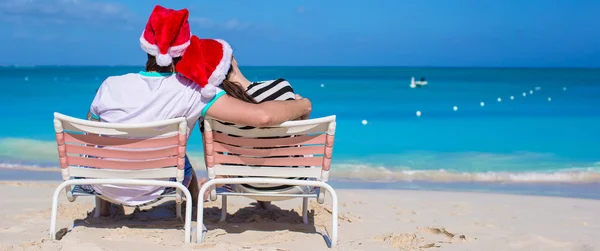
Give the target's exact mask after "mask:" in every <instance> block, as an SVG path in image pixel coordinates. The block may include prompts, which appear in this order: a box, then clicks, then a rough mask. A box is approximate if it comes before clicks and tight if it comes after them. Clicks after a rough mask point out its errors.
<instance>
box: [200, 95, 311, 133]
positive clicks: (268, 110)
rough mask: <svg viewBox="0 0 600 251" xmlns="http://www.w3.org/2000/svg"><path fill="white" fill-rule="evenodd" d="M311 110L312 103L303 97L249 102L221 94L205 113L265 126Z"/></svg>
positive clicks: (293, 117) (276, 123) (250, 124)
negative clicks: (255, 102)
mask: <svg viewBox="0 0 600 251" xmlns="http://www.w3.org/2000/svg"><path fill="white" fill-rule="evenodd" d="M311 110H312V103H311V102H310V100H308V99H305V98H303V99H298V100H289V101H267V102H263V103H260V104H251V103H246V102H244V101H241V100H238V99H235V98H233V97H230V96H228V95H223V96H222V97H220V98H219V99H217V100H216V101H215V103H214V104H213V105H212V106H211V107H210V108H208V111H207V112H206V114H207V115H208V116H210V117H212V118H215V119H218V120H222V121H227V122H231V123H235V124H242V125H248V126H255V127H265V126H273V125H278V124H281V123H283V122H286V121H290V120H294V119H296V118H299V117H302V116H304V115H305V114H309V113H310V112H311Z"/></svg>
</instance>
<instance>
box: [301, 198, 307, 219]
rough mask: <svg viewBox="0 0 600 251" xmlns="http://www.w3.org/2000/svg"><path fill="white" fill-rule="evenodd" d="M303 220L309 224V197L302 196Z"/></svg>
mask: <svg viewBox="0 0 600 251" xmlns="http://www.w3.org/2000/svg"><path fill="white" fill-rule="evenodd" d="M302 222H304V224H308V198H306V197H305V198H302Z"/></svg>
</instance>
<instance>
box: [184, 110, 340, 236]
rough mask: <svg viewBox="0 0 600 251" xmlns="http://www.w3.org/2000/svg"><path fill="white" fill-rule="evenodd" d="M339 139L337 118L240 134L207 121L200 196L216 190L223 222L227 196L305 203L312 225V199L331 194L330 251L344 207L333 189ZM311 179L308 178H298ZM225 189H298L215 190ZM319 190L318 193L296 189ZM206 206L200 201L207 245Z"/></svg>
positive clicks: (201, 226) (202, 233) (305, 218)
mask: <svg viewBox="0 0 600 251" xmlns="http://www.w3.org/2000/svg"><path fill="white" fill-rule="evenodd" d="M334 134H335V116H329V117H323V118H317V119H310V120H301V121H289V122H285V123H283V124H281V125H279V126H276V127H269V128H253V129H240V128H238V127H237V126H235V125H227V124H224V123H221V122H219V121H217V120H213V119H210V118H206V119H205V121H204V135H203V141H204V152H205V159H206V166H207V171H208V178H209V180H208V181H207V182H206V183H205V184H204V185H203V186H202V187H201V188H200V193H199V194H200V196H203V195H204V194H205V191H207V189H210V199H211V200H213V201H214V200H216V199H217V196H221V199H222V208H221V221H223V220H225V217H226V215H227V197H228V196H244V197H249V198H253V199H259V200H261V201H272V200H284V199H293V198H302V218H303V221H304V223H305V224H307V223H308V199H309V198H315V199H317V201H318V202H319V203H323V202H324V200H325V191H324V190H326V191H328V192H329V193H330V195H331V199H332V201H331V204H332V226H331V235H330V236H329V235H328V234H327V232H324V233H323V236H324V237H325V240H326V241H327V242H328V244H329V246H330V247H335V245H336V242H337V227H338V224H337V219H338V216H337V214H338V205H337V204H338V203H337V195H336V193H335V191H334V190H333V188H332V187H331V186H330V185H329V184H327V181H328V179H329V168H330V165H331V155H332V150H333V139H334ZM294 178H305V179H294ZM219 184H228V185H236V184H247V185H250V184H270V185H288V186H295V187H292V188H290V189H284V190H272V191H268V190H267V191H264V190H257V189H251V188H246V189H245V191H239V190H238V191H231V190H224V189H215V185H219ZM297 187H313V188H315V189H309V190H307V189H295V188H297ZM203 203H204V201H202V200H198V211H197V213H198V218H197V222H198V227H197V233H196V234H197V239H196V242H203V241H204V236H205V234H206V232H207V229H206V228H205V227H204V223H203V216H204V215H203V210H204V208H203Z"/></svg>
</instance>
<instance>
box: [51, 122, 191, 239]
mask: <svg viewBox="0 0 600 251" xmlns="http://www.w3.org/2000/svg"><path fill="white" fill-rule="evenodd" d="M54 129H55V131H56V142H57V145H58V154H59V159H60V166H61V174H62V178H63V180H64V182H63V183H61V184H60V185H59V186H58V187H57V188H56V190H55V191H54V195H53V197H52V215H51V218H50V239H52V240H54V239H55V237H56V216H57V212H58V197H59V195H60V192H61V191H62V190H63V189H66V195H67V199H68V200H69V201H70V202H73V201H75V199H76V198H77V196H74V195H73V193H72V190H71V189H72V188H71V187H72V186H73V185H92V184H115V185H116V184H118V185H125V184H126V185H148V186H161V187H173V188H175V189H176V192H175V201H176V212H177V217H178V218H181V203H182V199H183V198H182V194H183V196H184V198H185V199H186V200H187V201H188V202H190V203H186V208H185V211H186V213H185V219H184V221H185V223H184V232H185V237H184V242H185V243H190V242H191V237H192V236H191V220H192V203H191V201H192V200H191V198H192V197H191V194H190V192H189V190H188V189H187V188H186V187H185V186H184V185H183V184H182V182H183V178H184V166H185V159H184V158H185V149H186V144H187V121H186V119H185V118H176V119H169V120H164V121H157V122H151V123H143V124H112V123H102V122H95V121H88V120H82V119H77V118H73V117H69V116H66V115H63V114H60V113H54ZM98 146H102V147H98ZM86 156H94V157H86ZM73 177H82V178H83V179H72V178H73ZM173 177H174V178H175V179H176V181H165V180H156V179H164V178H173ZM99 197H102V196H96V210H95V213H94V217H97V216H99V213H100V212H99V210H98V209H99V208H100V207H99V206H100V204H99V203H100V198H99ZM107 199H109V198H107Z"/></svg>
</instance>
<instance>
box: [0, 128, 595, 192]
mask: <svg viewBox="0 0 600 251" xmlns="http://www.w3.org/2000/svg"><path fill="white" fill-rule="evenodd" d="M188 156H189V158H190V161H191V163H192V165H193V166H194V168H195V169H196V170H197V171H202V170H205V166H204V161H203V153H202V152H201V151H188ZM338 156H339V154H338ZM334 159H335V160H334V162H333V164H332V168H331V177H332V179H334V180H359V181H368V182H396V181H439V182H453V181H460V182H466V181H475V182H518V183H536V182H549V183H560V182H566V183H593V182H600V161H597V162H587V163H586V162H573V161H566V162H565V161H563V160H561V159H559V158H556V157H555V156H553V155H551V154H545V153H529V152H519V153H512V154H499V153H478V152H462V153H435V152H410V153H403V154H395V155H393V154H392V155H377V156H366V157H364V158H361V159H355V160H351V159H348V158H346V159H344V158H343V157H341V158H340V157H338V158H335V156H334ZM0 168H5V169H7V168H8V169H26V170H34V171H58V170H59V169H58V154H57V150H56V143H55V142H54V141H41V140H33V139H22V138H4V139H0ZM200 173H202V172H200Z"/></svg>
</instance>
